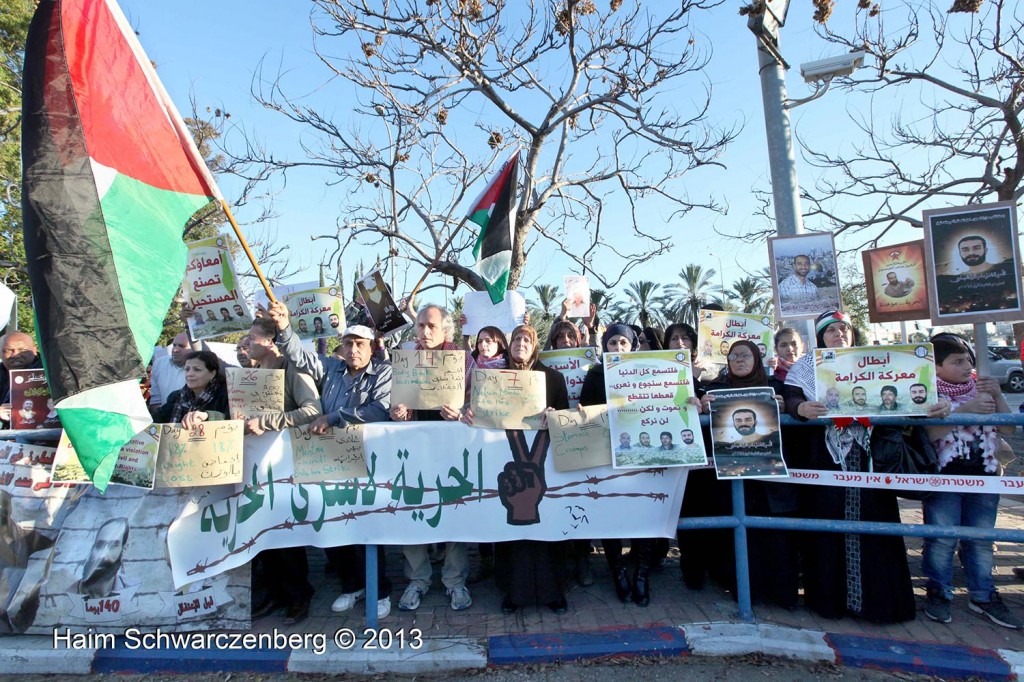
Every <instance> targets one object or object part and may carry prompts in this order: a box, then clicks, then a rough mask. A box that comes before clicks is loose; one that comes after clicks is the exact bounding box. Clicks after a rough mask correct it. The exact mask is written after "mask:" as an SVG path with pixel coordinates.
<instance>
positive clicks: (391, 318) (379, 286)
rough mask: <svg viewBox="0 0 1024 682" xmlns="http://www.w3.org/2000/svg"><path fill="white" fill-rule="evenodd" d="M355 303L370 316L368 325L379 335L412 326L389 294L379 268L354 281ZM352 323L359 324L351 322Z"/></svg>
mask: <svg viewBox="0 0 1024 682" xmlns="http://www.w3.org/2000/svg"><path fill="white" fill-rule="evenodd" d="M356 294H357V299H356V304H357V305H359V306H361V307H362V309H363V310H365V311H366V315H367V316H368V317H369V318H370V323H371V324H369V325H366V326H372V327H373V328H374V329H376V330H377V333H378V334H380V335H381V336H390V335H392V334H397V333H399V332H401V331H403V330H404V329H407V328H409V327H410V326H412V323H411V322H409V318H407V317H406V316H405V315H404V314H403V313H402V311H401V310H400V309H399V307H398V304H397V303H395V299H394V298H393V297H392V295H391V290H390V289H389V288H388V285H387V284H385V283H384V278H383V277H382V276H381V274H380V271H379V270H374V271H373V272H371V273H370V274H368V275H367V276H366V277H363V278H362V279H361V280H359V281H358V282H356ZM352 324H361V323H360V322H352Z"/></svg>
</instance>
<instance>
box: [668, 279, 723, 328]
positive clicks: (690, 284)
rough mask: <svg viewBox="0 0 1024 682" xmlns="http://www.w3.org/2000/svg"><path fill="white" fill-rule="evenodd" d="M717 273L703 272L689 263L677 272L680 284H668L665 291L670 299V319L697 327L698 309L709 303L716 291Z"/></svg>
mask: <svg viewBox="0 0 1024 682" xmlns="http://www.w3.org/2000/svg"><path fill="white" fill-rule="evenodd" d="M716 274H717V273H716V272H715V269H714V268H708V269H707V270H705V269H704V268H703V267H702V266H700V265H697V264H695V263H690V264H689V265H687V266H686V267H684V268H683V269H682V270H680V271H679V279H681V280H682V283H681V284H669V285H668V286H667V287H666V289H667V290H668V291H669V296H670V297H671V306H670V307H671V310H672V317H674V318H675V319H676V320H679V321H680V322H686V323H688V324H691V325H693V326H694V327H696V326H697V324H698V322H699V319H698V317H699V315H700V312H699V311H700V309H701V308H703V307H704V306H705V305H707V304H708V303H710V302H711V300H710V298H709V297H710V296H711V294H713V293H714V292H716V291H718V287H716V286H715V285H714V277H715V275H716Z"/></svg>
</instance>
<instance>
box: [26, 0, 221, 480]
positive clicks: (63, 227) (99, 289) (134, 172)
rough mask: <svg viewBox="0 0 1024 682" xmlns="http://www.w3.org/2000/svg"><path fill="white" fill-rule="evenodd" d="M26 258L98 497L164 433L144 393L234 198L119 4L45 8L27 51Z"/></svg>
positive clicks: (51, 366) (49, 361) (52, 377)
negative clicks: (199, 232) (186, 238)
mask: <svg viewBox="0 0 1024 682" xmlns="http://www.w3.org/2000/svg"><path fill="white" fill-rule="evenodd" d="M22 163H23V169H24V176H23V192H22V197H23V209H24V221H25V252H26V255H27V257H28V268H29V278H30V281H31V285H32V297H33V300H34V305H35V313H36V324H37V336H38V338H39V341H40V348H41V349H42V356H43V362H44V365H45V367H46V373H47V378H48V380H49V384H50V390H51V392H52V395H53V397H54V399H55V400H56V401H57V403H56V404H57V412H58V414H59V415H60V420H61V423H62V424H63V426H64V429H65V431H66V432H67V434H68V438H69V439H70V440H71V442H72V444H73V445H74V447H75V451H76V452H77V453H78V456H79V459H80V460H81V461H82V465H83V466H84V467H85V469H86V471H87V472H88V473H89V476H90V477H91V478H92V481H93V483H94V484H95V485H96V487H97V488H99V489H100V490H101V491H102V490H105V489H106V486H107V483H108V481H109V480H110V474H111V471H112V470H113V466H114V462H115V460H116V457H117V453H118V451H119V450H120V448H121V446H122V445H124V444H125V443H126V442H128V440H129V439H130V438H131V437H132V436H133V435H134V434H135V433H137V432H138V431H141V430H142V429H143V428H145V427H146V426H147V425H148V424H149V423H150V422H151V421H152V420H151V419H150V417H149V412H148V410H147V409H146V404H145V402H144V401H143V399H142V393H141V392H140V390H139V379H140V378H141V377H143V376H145V374H146V365H148V364H149V361H150V358H151V357H152V355H153V346H154V344H155V343H156V342H157V340H158V338H159V336H160V333H161V330H162V326H163V320H164V316H165V315H166V313H167V310H168V308H169V307H170V304H171V301H172V299H173V298H174V295H175V293H176V292H177V291H178V287H179V286H180V285H181V281H182V277H183V275H184V273H185V264H186V255H187V249H186V247H185V244H184V243H183V241H182V236H183V233H184V227H185V225H186V223H187V222H188V220H189V218H190V216H192V214H193V213H195V212H196V211H197V210H199V209H200V208H203V207H204V206H206V205H207V204H208V203H209V202H210V201H211V200H213V199H215V198H218V199H219V198H220V197H221V195H220V192H219V191H218V190H217V188H216V185H215V183H214V181H213V178H212V177H211V176H210V172H209V171H208V170H207V168H206V165H205V164H204V162H203V160H202V157H201V155H200V154H199V152H198V150H197V149H196V147H195V144H194V143H193V141H192V138H191V136H190V135H189V132H188V130H187V128H186V127H185V124H184V122H183V121H182V120H181V116H179V115H178V112H177V110H176V109H175V108H174V105H173V104H172V103H171V101H170V98H169V97H168V96H167V93H166V91H164V88H163V86H162V85H161V83H160V80H159V79H158V78H157V75H156V72H155V70H154V69H153V67H152V65H151V64H150V61H149V59H148V58H147V57H146V55H145V53H144V52H143V51H142V46H141V45H139V42H138V40H137V39H136V37H135V32H134V31H133V30H132V28H131V26H130V25H129V24H128V21H127V19H125V17H124V14H123V13H122V12H121V10H120V8H119V7H118V6H117V4H116V3H115V2H114V0H65V1H61V0H41V2H39V6H38V8H37V9H36V13H35V16H34V18H33V19H32V24H31V26H30V28H29V35H28V42H27V43H26V46H25V72H24V82H23V105H22Z"/></svg>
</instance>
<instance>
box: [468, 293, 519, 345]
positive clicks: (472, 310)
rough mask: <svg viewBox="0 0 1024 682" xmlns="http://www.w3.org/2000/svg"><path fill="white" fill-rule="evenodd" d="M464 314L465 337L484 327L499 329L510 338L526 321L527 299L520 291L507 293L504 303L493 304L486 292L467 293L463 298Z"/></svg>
mask: <svg viewBox="0 0 1024 682" xmlns="http://www.w3.org/2000/svg"><path fill="white" fill-rule="evenodd" d="M462 314H463V315H465V316H466V323H465V324H464V325H462V333H463V335H465V336H472V335H473V334H476V333H477V332H479V331H480V330H481V329H483V328H484V327H497V328H498V329H500V330H501V331H502V332H504V333H505V335H506V336H508V335H509V334H511V333H512V330H514V329H515V328H516V327H518V326H519V325H521V324H523V321H524V320H525V319H526V299H525V298H523V295H522V294H520V293H519V292H518V291H506V292H505V300H504V301H502V302H501V303H491V296H490V294H488V293H487V292H486V291H467V292H466V294H465V296H463V297H462Z"/></svg>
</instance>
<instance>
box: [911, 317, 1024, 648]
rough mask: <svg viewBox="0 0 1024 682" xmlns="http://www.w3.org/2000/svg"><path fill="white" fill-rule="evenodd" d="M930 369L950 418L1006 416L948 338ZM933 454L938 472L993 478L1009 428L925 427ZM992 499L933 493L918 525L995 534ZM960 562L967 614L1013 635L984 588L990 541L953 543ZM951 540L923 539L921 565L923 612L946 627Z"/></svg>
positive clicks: (1016, 623)
mask: <svg viewBox="0 0 1024 682" xmlns="http://www.w3.org/2000/svg"><path fill="white" fill-rule="evenodd" d="M931 342H932V345H933V346H934V348H935V365H936V375H937V383H938V389H939V396H940V397H941V398H943V399H944V400H948V401H949V403H947V404H946V405H947V406H946V416H948V415H949V414H950V413H951V412H961V413H970V414H993V413H996V412H1000V413H1006V412H1009V411H1010V408H1009V407H1008V406H1007V404H1006V399H1005V398H1004V397H1003V394H1002V392H1001V391H1000V390H999V382H998V381H996V380H995V379H993V378H992V377H977V378H975V377H974V375H973V370H974V352H973V351H972V350H971V348H970V346H969V345H968V344H967V342H966V341H965V340H964V339H963V338H962V337H960V336H957V335H956V334H936V335H935V336H933V337H932V339H931ZM927 428H928V436H929V437H930V438H931V439H932V444H933V445H934V446H935V450H936V452H938V455H939V472H940V473H943V474H951V475H957V476H998V475H999V474H1000V473H1001V468H1002V467H1001V466H1000V464H999V460H997V459H996V456H995V454H996V449H997V448H998V446H999V440H1000V439H999V436H1000V434H1003V435H1010V434H1012V433H1013V432H1014V430H1015V427H1013V426H1001V427H995V426H974V425H969V426H954V427H947V426H929V427H927ZM998 508H999V495H993V494H983V493H963V492H933V493H931V494H930V495H928V497H926V498H924V522H925V523H928V524H934V525H939V526H974V527H977V528H995V525H996V514H997V512H998ZM959 542H960V548H961V551H962V552H963V554H962V557H961V558H962V560H963V561H962V563H963V565H964V571H965V572H966V574H967V588H968V591H969V593H970V603H969V608H970V609H971V611H973V612H975V613H977V614H980V615H983V616H987V617H988V619H989V620H991V621H992V622H993V623H995V624H997V625H1002V626H1003V627H1005V628H1010V629H1013V630H1019V629H1020V628H1021V627H1022V625H1024V623H1022V622H1021V620H1020V618H1018V617H1017V616H1015V615H1014V614H1013V613H1011V612H1010V610H1009V609H1007V608H1006V605H1005V604H1003V601H1002V599H1001V598H1000V597H999V593H998V592H997V591H996V588H995V584H994V583H993V581H992V541H991V540H970V539H961V540H960V541H959ZM956 546H957V539H956V538H925V541H924V553H923V555H922V566H923V568H924V573H925V576H926V577H927V578H928V584H927V590H928V603H927V605H926V606H925V609H924V613H925V615H926V616H928V617H929V618H930V619H932V620H934V621H938V622H940V623H948V622H950V621H951V620H953V617H952V615H951V614H950V608H949V607H950V600H951V599H952V596H953V554H954V550H956Z"/></svg>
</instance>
